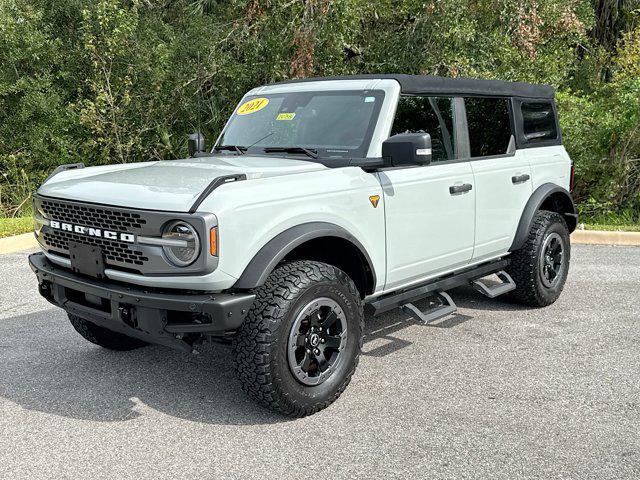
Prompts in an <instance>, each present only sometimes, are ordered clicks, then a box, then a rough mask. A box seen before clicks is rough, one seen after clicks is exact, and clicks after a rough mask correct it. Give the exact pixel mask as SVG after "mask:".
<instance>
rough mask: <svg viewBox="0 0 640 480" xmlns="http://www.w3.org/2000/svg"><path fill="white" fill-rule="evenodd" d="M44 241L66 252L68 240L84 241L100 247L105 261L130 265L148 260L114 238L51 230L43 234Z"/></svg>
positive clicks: (141, 263)
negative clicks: (108, 238)
mask: <svg viewBox="0 0 640 480" xmlns="http://www.w3.org/2000/svg"><path fill="white" fill-rule="evenodd" d="M43 238H44V241H45V242H46V244H47V245H49V247H51V248H52V249H56V250H58V251H62V252H64V253H66V254H68V252H69V242H70V241H71V242H77V243H85V244H88V245H95V246H97V247H100V248H101V249H102V251H103V253H104V260H105V262H106V263H114V262H120V263H128V264H131V265H144V263H145V262H148V261H149V258H148V257H145V256H144V254H143V253H142V252H140V251H138V250H131V249H130V248H129V245H128V244H126V243H123V242H118V241H115V240H107V239H104V238H94V237H86V236H84V235H76V234H75V233H71V232H62V231H59V230H53V231H51V232H48V233H45V234H44V235H43Z"/></svg>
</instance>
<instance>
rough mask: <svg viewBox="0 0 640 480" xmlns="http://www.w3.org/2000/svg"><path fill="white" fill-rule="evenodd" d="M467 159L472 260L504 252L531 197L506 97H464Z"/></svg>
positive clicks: (526, 166) (524, 160)
mask: <svg viewBox="0 0 640 480" xmlns="http://www.w3.org/2000/svg"><path fill="white" fill-rule="evenodd" d="M464 104H465V110H466V120H467V126H468V136H469V143H468V145H469V152H468V154H469V158H470V160H471V168H472V170H473V176H474V182H475V192H476V217H475V222H476V232H475V248H474V252H473V260H474V261H480V260H482V259H488V258H491V257H495V256H498V255H501V254H503V253H505V252H507V251H508V250H509V247H510V246H511V243H512V242H513V238H514V236H515V233H516V229H517V227H518V222H519V221H520V216H521V215H522V212H523V210H524V207H525V204H526V203H527V201H528V200H529V197H530V196H531V193H532V181H531V168H530V166H529V162H528V159H527V157H526V155H525V152H524V151H523V150H517V149H516V140H515V135H514V122H513V115H512V111H511V102H510V100H509V99H507V98H485V97H477V98H465V101H464Z"/></svg>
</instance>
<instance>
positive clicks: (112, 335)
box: [69, 314, 148, 352]
mask: <svg viewBox="0 0 640 480" xmlns="http://www.w3.org/2000/svg"><path fill="white" fill-rule="evenodd" d="M69 321H70V322H71V325H73V328H75V329H76V332H78V333H79V334H80V335H82V336H83V337H84V338H85V339H86V340H88V341H90V342H91V343H95V344H96V345H100V346H101V347H104V348H107V349H109V350H117V351H122V352H124V351H128V350H134V349H136V348H140V347H144V346H145V345H148V344H147V343H145V342H143V341H142V340H138V339H137V338H132V337H128V336H127V335H123V334H122V333H117V332H113V331H111V330H107V329H106V328H102V327H99V326H98V325H96V324H95V323H91V322H89V321H87V320H85V319H84V318H80V317H78V316H76V315H71V314H69Z"/></svg>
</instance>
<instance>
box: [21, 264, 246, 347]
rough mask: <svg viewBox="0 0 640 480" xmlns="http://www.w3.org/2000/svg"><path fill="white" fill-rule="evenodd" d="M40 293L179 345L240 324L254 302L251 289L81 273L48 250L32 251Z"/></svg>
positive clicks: (110, 325) (100, 320) (96, 319)
mask: <svg viewBox="0 0 640 480" xmlns="http://www.w3.org/2000/svg"><path fill="white" fill-rule="evenodd" d="M29 265H30V266H31V269H32V270H33V271H34V273H35V274H36V276H37V277H38V285H39V290H40V294H41V295H42V296H43V297H44V298H46V299H47V300H48V301H49V302H51V303H53V304H54V305H56V306H59V307H61V308H63V309H65V310H66V311H67V312H68V313H71V314H73V315H78V316H79V317H82V318H84V319H86V320H89V321H91V322H93V323H95V324H97V325H100V326H102V327H104V328H107V329H109V330H113V331H116V332H120V333H123V334H125V335H129V336H130V337H135V338H139V339H141V340H144V341H146V342H150V343H157V344H161V345H166V346H169V347H173V348H177V349H179V350H186V351H189V350H191V346H190V345H189V343H188V342H187V341H185V340H187V339H189V338H192V336H193V335H192V334H199V333H202V334H213V335H222V334H225V333H226V332H229V331H233V330H235V329H237V328H238V327H239V326H240V325H241V324H242V321H243V320H244V317H245V316H246V314H247V311H248V310H249V307H250V306H251V304H252V303H253V300H254V298H255V295H253V294H248V293H215V294H204V293H203V294H191V293H169V292H166V291H163V292H157V291H153V290H150V289H147V290H145V289H144V288H142V287H137V286H136V287H134V286H131V287H128V286H124V285H122V284H119V283H113V282H110V281H108V280H97V279H93V278H89V277H84V276H80V275H77V274H75V273H73V272H71V271H69V270H67V269H65V268H61V267H58V266H56V265H54V264H53V263H51V262H50V261H49V260H48V259H47V257H46V256H45V255H44V254H43V253H34V254H32V255H30V256H29Z"/></svg>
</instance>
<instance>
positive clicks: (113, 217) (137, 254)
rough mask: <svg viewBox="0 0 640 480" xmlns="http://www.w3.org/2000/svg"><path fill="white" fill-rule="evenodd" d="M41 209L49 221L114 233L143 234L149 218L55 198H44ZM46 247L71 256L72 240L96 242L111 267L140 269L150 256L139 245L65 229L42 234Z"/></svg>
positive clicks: (47, 231)
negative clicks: (70, 246) (70, 244)
mask: <svg viewBox="0 0 640 480" xmlns="http://www.w3.org/2000/svg"><path fill="white" fill-rule="evenodd" d="M39 209H40V210H41V211H42V213H43V214H44V216H45V217H46V218H48V219H50V220H57V221H61V222H68V223H71V224H74V225H81V226H86V227H93V228H99V229H103V230H110V231H113V232H128V233H135V234H140V233H142V229H143V227H144V226H145V225H146V224H147V220H145V219H144V218H142V215H141V214H139V213H134V212H127V211H122V210H115V209H110V208H108V207H99V206H93V205H82V204H76V203H66V202H60V201H56V200H44V199H43V200H42V201H41V202H40V205H39ZM41 239H42V241H43V243H44V244H45V246H46V248H47V250H49V251H51V252H53V253H57V254H59V255H62V256H64V257H68V256H69V242H77V243H83V244H86V245H94V246H97V247H100V248H101V249H102V253H103V255H104V262H105V264H108V265H109V266H110V267H111V268H116V269H121V270H125V271H128V270H131V269H134V270H136V271H137V270H138V269H137V268H136V267H143V266H145V264H146V263H147V262H148V261H149V256H148V255H147V254H145V253H144V252H142V251H141V250H142V249H140V248H139V247H138V246H137V245H132V244H130V243H126V242H122V241H119V240H110V239H106V238H99V237H89V236H87V235H80V234H77V233H73V232H68V231H64V230H53V229H48V230H46V231H44V232H43V233H42V237H41Z"/></svg>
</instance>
